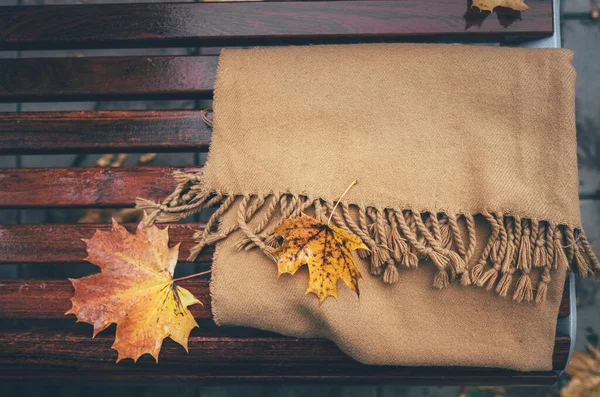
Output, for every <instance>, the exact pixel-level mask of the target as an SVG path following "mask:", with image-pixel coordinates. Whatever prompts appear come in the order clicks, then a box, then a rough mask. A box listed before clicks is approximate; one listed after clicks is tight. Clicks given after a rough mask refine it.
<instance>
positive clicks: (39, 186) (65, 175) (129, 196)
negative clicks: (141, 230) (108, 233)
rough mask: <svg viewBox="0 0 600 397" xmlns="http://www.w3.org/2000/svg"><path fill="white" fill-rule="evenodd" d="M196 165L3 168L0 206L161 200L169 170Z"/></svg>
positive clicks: (168, 186)
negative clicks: (139, 198)
mask: <svg viewBox="0 0 600 397" xmlns="http://www.w3.org/2000/svg"><path fill="white" fill-rule="evenodd" d="M200 169H201V168H199V167H185V168H177V167H166V166H165V167H119V168H111V167H73V168H4V169H1V170H0V186H2V189H0V208H27V207H133V206H134V203H135V198H136V197H138V196H139V197H145V198H148V199H151V200H156V201H161V200H163V199H164V198H165V197H166V196H168V195H169V194H170V193H171V191H172V190H173V189H174V188H175V186H176V183H175V181H174V180H173V172H174V171H176V170H182V171H185V172H198V171H200Z"/></svg>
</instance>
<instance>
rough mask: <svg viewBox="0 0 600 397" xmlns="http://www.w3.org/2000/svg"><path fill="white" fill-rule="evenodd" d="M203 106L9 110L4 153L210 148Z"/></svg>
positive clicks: (0, 128) (3, 120)
mask: <svg viewBox="0 0 600 397" xmlns="http://www.w3.org/2000/svg"><path fill="white" fill-rule="evenodd" d="M210 139H211V128H210V127H209V126H207V125H206V123H204V121H202V117H201V113H200V111H198V110H148V111H99V112H92V111H88V112H25V113H3V114H2V117H0V154H45V153H123V152H127V153H131V152H165V153H173V152H184V151H188V152H197V151H207V150H208V147H209V145H210Z"/></svg>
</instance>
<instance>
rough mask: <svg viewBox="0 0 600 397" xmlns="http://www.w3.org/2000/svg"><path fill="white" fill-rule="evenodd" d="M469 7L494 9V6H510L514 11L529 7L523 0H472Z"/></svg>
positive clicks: (486, 9)
mask: <svg viewBox="0 0 600 397" xmlns="http://www.w3.org/2000/svg"><path fill="white" fill-rule="evenodd" d="M471 7H477V8H479V9H480V10H481V11H494V8H496V7H506V8H512V9H513V10H516V11H525V10H526V9H528V8H529V6H528V5H527V4H525V0H473V4H472V5H471Z"/></svg>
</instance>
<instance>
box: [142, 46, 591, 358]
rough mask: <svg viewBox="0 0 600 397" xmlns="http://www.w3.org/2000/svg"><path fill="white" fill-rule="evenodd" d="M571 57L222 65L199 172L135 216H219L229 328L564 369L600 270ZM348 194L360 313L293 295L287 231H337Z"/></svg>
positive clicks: (217, 301)
mask: <svg viewBox="0 0 600 397" xmlns="http://www.w3.org/2000/svg"><path fill="white" fill-rule="evenodd" d="M571 59H572V53H571V52H570V51H568V50H560V49H514V48H505V47H481V46H457V45H421V44H361V45H332V46H309V47H287V48H255V49H248V50H224V51H223V52H222V54H221V56H220V61H219V68H218V72H217V80H216V83H215V94H214V128H213V138H212V145H211V148H210V152H209V156H208V161H207V164H206V166H205V168H204V170H203V172H202V174H198V175H196V174H182V173H178V174H176V178H177V181H178V186H177V189H176V191H175V192H173V194H172V195H171V196H169V197H168V198H167V199H166V200H165V201H164V202H163V203H160V204H159V203H153V202H150V201H148V200H143V199H139V200H138V207H139V208H150V209H155V211H154V212H153V213H152V214H151V218H150V219H151V220H156V221H159V222H170V221H175V220H178V219H181V218H184V217H187V216H189V215H191V214H193V213H196V212H198V211H199V210H201V209H202V208H206V207H208V206H212V205H215V204H220V206H219V207H218V208H217V210H216V212H215V213H214V214H213V216H212V217H211V218H210V220H209V222H208V224H207V226H206V229H205V230H204V231H203V232H198V233H197V234H196V236H195V237H196V238H197V243H198V244H197V245H196V246H195V247H194V248H193V249H192V252H191V255H190V258H191V259H194V258H195V257H196V256H197V255H198V253H199V252H200V251H201V250H202V249H203V248H204V247H205V246H206V245H209V244H215V243H216V244H217V246H216V252H215V256H214V262H213V275H212V281H211V294H212V308H213V314H214V319H215V321H216V322H217V323H218V324H229V325H241V326H251V327H256V328H261V329H267V330H271V331H276V332H279V333H282V334H286V335H293V336H297V337H326V338H329V339H331V340H333V341H335V342H336V343H337V344H338V346H339V347H340V348H341V349H342V350H344V351H345V352H346V353H347V354H349V355H350V356H352V357H354V358H355V359H357V360H359V361H361V362H365V363H371V364H399V365H436V366H437V365H461V366H488V367H503V368H512V369H518V370H548V369H550V368H551V367H552V359H551V356H552V350H553V347H554V337H555V329H556V317H557V313H558V308H559V304H560V300H561V295H562V290H563V285H564V280H565V276H566V272H567V269H568V268H569V266H570V267H571V268H572V269H574V270H576V271H577V272H578V273H579V274H580V275H582V276H588V275H592V274H594V273H596V274H597V273H598V272H600V266H599V264H598V260H597V259H596V257H595V256H594V253H593V251H592V248H591V247H590V244H589V243H588V240H587V239H586V237H585V234H584V233H583V230H582V229H581V220H580V213H579V201H578V175H577V157H576V138H575V118H574V83H575V72H574V70H573V68H572V66H571ZM352 180H358V184H357V185H356V186H354V187H353V188H352V189H351V190H350V191H349V192H348V194H347V195H345V196H344V198H343V199H342V200H341V203H340V205H339V206H338V207H337V209H336V210H335V211H334V213H333V214H332V220H333V223H334V224H335V225H337V226H338V227H341V228H343V229H346V230H348V231H350V232H352V233H353V234H355V235H356V236H358V237H359V238H360V239H361V240H362V241H363V242H364V243H365V244H366V245H367V246H368V247H369V250H368V251H367V250H360V251H359V256H360V259H359V261H358V265H359V269H360V270H361V273H362V274H363V278H362V279H361V280H360V288H361V295H360V298H357V297H356V295H353V292H352V291H350V289H347V288H339V289H338V299H337V301H336V300H334V299H327V300H325V302H324V303H323V304H321V305H319V303H318V300H317V299H316V298H315V297H314V296H311V295H304V290H305V286H306V282H307V281H306V279H307V277H308V276H307V273H306V272H305V271H299V272H298V274H297V275H295V276H294V277H289V276H282V277H280V278H279V279H277V277H276V275H277V270H276V269H277V266H276V265H275V264H274V263H273V260H272V259H270V253H271V252H272V251H273V247H275V246H277V244H278V243H279V242H280V239H279V236H277V235H276V234H275V233H274V229H275V228H276V227H277V226H278V225H280V224H281V223H282V222H283V221H284V220H286V219H288V218H293V217H299V216H301V215H302V214H303V213H305V214H309V215H311V216H314V217H316V218H317V219H319V220H326V219H327V218H328V217H329V215H331V211H332V210H333V208H334V204H335V201H336V200H337V199H338V198H339V196H340V194H341V192H343V191H344V189H345V188H346V187H347V186H348V184H349V183H350V182H351V181H352ZM217 224H218V225H217ZM253 248H256V249H253ZM369 273H370V274H371V275H369ZM379 276H380V277H379ZM432 284H433V287H434V288H432ZM478 287H483V288H478Z"/></svg>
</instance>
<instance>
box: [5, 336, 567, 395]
mask: <svg viewBox="0 0 600 397" xmlns="http://www.w3.org/2000/svg"><path fill="white" fill-rule="evenodd" d="M200 334H201V330H199V329H195V330H194V331H192V336H191V337H190V341H189V342H190V343H189V354H186V353H185V351H184V350H183V348H182V347H181V346H179V345H177V344H175V343H174V342H172V341H170V340H166V341H165V343H164V344H163V347H162V349H161V353H160V361H159V363H158V364H156V363H155V362H154V360H153V359H152V358H151V357H149V356H144V357H142V358H141V359H140V360H138V362H137V364H134V363H133V362H132V361H131V360H128V361H125V362H122V363H119V364H118V365H115V364H114V361H115V359H116V356H117V354H116V352H115V351H114V350H111V348H110V346H111V344H112V342H113V340H112V339H113V337H112V336H111V335H106V334H105V333H101V334H100V335H98V336H97V337H96V338H91V335H90V332H85V331H84V330H60V331H55V330H43V329H38V330H34V331H11V330H8V331H3V332H2V334H1V335H0V344H1V345H2V349H0V379H7V378H13V377H21V378H28V374H31V375H30V376H32V377H35V375H34V374H35V373H36V372H37V371H23V369H24V368H28V367H29V368H34V367H39V366H43V367H44V368H45V369H46V370H49V369H58V368H61V369H62V370H63V371H64V372H66V373H69V372H70V373H71V376H72V374H73V373H77V374H78V378H79V375H80V373H81V372H82V371H84V372H85V371H97V372H98V373H101V374H102V378H103V379H113V377H114V376H116V377H119V375H121V376H122V377H123V378H131V377H134V376H136V377H139V376H140V375H141V376H142V377H144V378H145V377H148V378H154V377H156V376H157V377H161V376H162V377H164V376H167V377H173V376H174V374H177V373H179V374H180V376H182V377H185V378H188V377H189V378H188V379H211V378H213V377H216V378H222V377H229V378H231V375H240V373H237V374H236V373H235V372H236V370H237V371H240V372H241V373H246V374H247V375H248V376H249V377H250V378H254V377H256V376H259V377H261V378H262V380H267V379H271V380H275V379H280V378H283V379H285V377H286V375H287V376H294V374H296V376H298V377H304V376H306V375H308V374H312V376H311V377H323V378H324V379H326V378H337V377H345V376H347V375H358V374H361V373H362V376H359V378H358V379H355V380H361V381H364V380H369V379H370V380H378V379H379V380H394V379H395V380H408V381H409V380H410V379H413V380H417V379H420V380H421V381H422V380H425V379H424V378H425V377H427V381H429V378H430V377H432V378H433V381H436V379H437V380H439V381H441V382H448V383H452V384H461V383H462V384H464V383H473V382H475V383H478V382H483V381H484V379H483V378H485V381H486V382H491V383H495V381H494V378H495V377H496V376H498V378H496V379H502V380H506V381H510V382H511V383H512V381H514V382H516V383H519V382H526V381H527V380H528V381H529V382H531V380H532V378H534V379H535V377H536V376H537V375H540V373H535V372H532V373H517V372H515V371H508V370H497V369H496V370H494V369H485V368H427V367H425V368H411V367H394V366H367V365H363V364H360V363H358V362H356V361H354V360H353V359H351V358H350V357H348V356H346V355H345V354H344V353H343V352H341V351H340V350H339V349H338V348H337V347H336V346H335V344H334V343H333V342H331V341H328V340H324V339H300V338H289V337H283V336H265V337H241V336H214V335H209V336H202V335H200ZM570 343H571V341H570V338H569V337H568V336H557V337H556V339H555V349H554V354H553V363H554V364H555V365H556V366H557V368H555V369H558V368H560V367H562V366H563V365H564V362H566V358H567V355H568V352H569V346H570ZM249 371H250V372H249ZM19 372H20V374H19ZM543 374H544V376H545V375H546V374H547V373H545V372H544V373H543ZM511 375H512V376H515V377H516V379H512V376H511ZM527 375H528V376H527ZM521 376H523V378H521ZM492 377H494V378H492ZM236 378H237V376H236ZM283 379H282V380H283ZM346 379H349V378H346ZM466 379H472V380H473V382H470V381H469V382H466Z"/></svg>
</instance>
